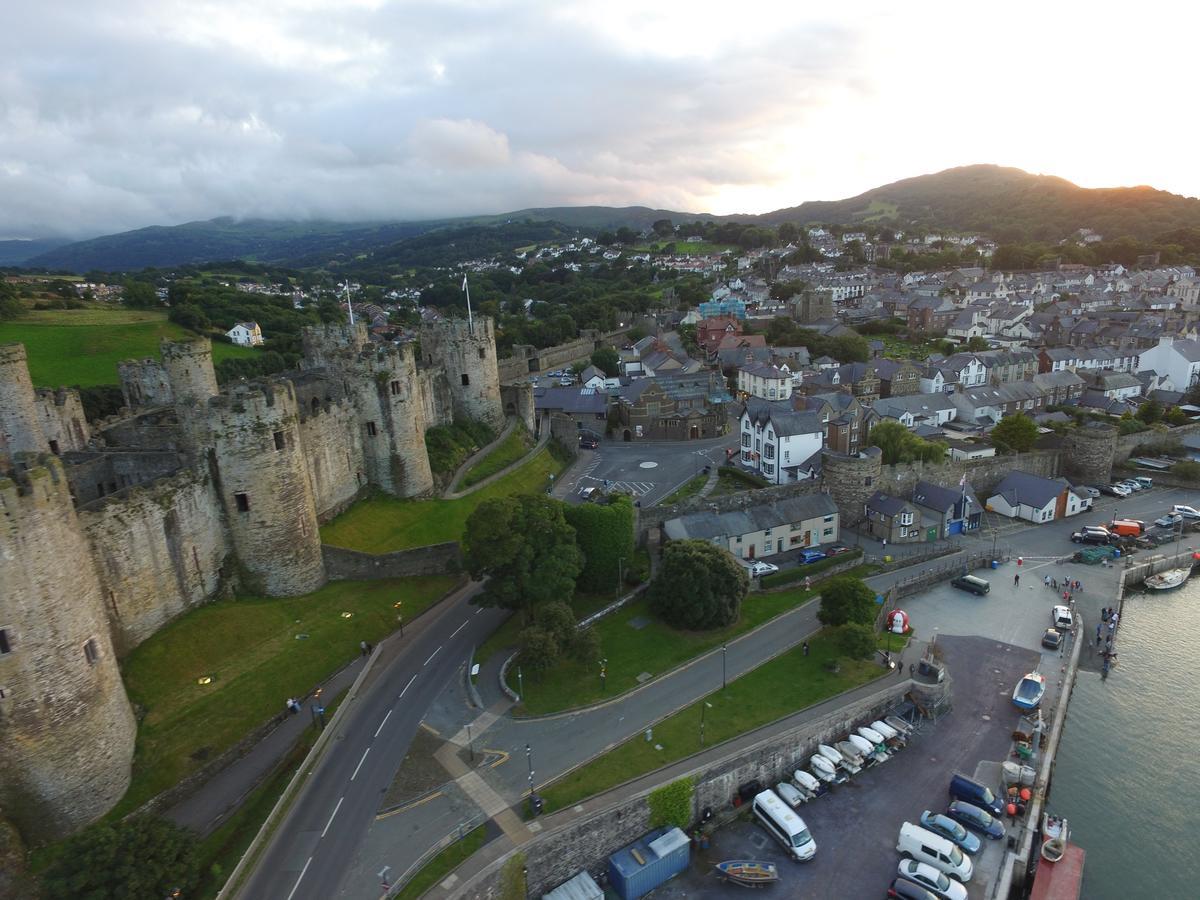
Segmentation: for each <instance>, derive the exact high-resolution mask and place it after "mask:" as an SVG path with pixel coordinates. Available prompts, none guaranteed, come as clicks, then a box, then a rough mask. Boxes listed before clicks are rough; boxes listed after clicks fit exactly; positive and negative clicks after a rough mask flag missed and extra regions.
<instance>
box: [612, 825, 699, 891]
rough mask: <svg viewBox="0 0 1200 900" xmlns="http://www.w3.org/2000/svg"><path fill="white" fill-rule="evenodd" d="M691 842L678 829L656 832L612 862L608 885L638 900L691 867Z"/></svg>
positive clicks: (625, 849) (617, 856) (637, 841)
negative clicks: (689, 865)
mask: <svg viewBox="0 0 1200 900" xmlns="http://www.w3.org/2000/svg"><path fill="white" fill-rule="evenodd" d="M690 857H691V842H690V841H689V840H688V836H687V835H686V834H684V833H683V832H682V831H680V830H679V829H678V828H656V829H655V830H654V831H651V832H650V833H649V834H646V835H644V836H643V837H640V838H638V839H637V840H636V841H634V842H633V843H632V844H630V845H629V846H628V847H622V848H621V849H620V850H618V851H617V852H616V853H614V854H613V855H612V856H610V857H609V858H608V883H609V884H610V885H612V889H613V890H614V891H616V892H617V894H618V895H620V897H621V900H638V898H639V897H643V896H645V895H646V894H648V893H650V892H651V891H652V890H654V889H655V888H656V887H658V886H659V885H661V884H664V883H665V882H667V881H669V880H670V879H671V878H674V877H675V876H676V875H678V874H679V873H680V872H682V871H683V870H684V869H686V868H687V867H688V862H689V860H690Z"/></svg>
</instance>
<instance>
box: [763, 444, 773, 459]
mask: <svg viewBox="0 0 1200 900" xmlns="http://www.w3.org/2000/svg"><path fill="white" fill-rule="evenodd" d="M763 456H765V457H766V458H767V459H774V458H775V445H774V444H767V446H766V447H765V448H764V450H763Z"/></svg>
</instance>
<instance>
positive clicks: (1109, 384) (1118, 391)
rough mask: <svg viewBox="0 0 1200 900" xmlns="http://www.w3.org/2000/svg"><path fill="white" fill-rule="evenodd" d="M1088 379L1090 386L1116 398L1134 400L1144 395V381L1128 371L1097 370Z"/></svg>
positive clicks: (1106, 395)
mask: <svg viewBox="0 0 1200 900" xmlns="http://www.w3.org/2000/svg"><path fill="white" fill-rule="evenodd" d="M1088 381H1089V382H1090V385H1089V386H1090V387H1092V388H1094V389H1096V390H1097V391H1099V392H1100V393H1101V394H1103V395H1104V396H1105V397H1110V398H1112V399H1114V400H1132V399H1133V398H1134V397H1140V396H1141V395H1142V382H1141V381H1140V380H1139V379H1138V378H1137V377H1136V376H1134V375H1130V374H1129V373H1127V372H1096V373H1095V374H1093V375H1090V376H1089V378H1088Z"/></svg>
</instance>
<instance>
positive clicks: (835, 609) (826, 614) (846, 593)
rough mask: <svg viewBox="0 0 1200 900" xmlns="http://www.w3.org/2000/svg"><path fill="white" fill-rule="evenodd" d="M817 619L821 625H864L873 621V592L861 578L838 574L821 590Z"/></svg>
mask: <svg viewBox="0 0 1200 900" xmlns="http://www.w3.org/2000/svg"><path fill="white" fill-rule="evenodd" d="M817 619H818V620H819V621H820V622H821V624H822V625H846V624H850V623H857V624H860V625H866V624H868V623H871V622H874V621H875V592H874V591H873V590H871V588H870V587H868V586H867V584H866V582H864V581H863V580H862V579H861V578H854V577H853V576H850V575H839V576H837V577H836V578H831V579H829V582H828V583H827V584H826V585H825V587H824V588H823V589H822V591H821V608H820V609H819V610H818V611H817Z"/></svg>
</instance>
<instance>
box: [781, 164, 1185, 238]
mask: <svg viewBox="0 0 1200 900" xmlns="http://www.w3.org/2000/svg"><path fill="white" fill-rule="evenodd" d="M758 218H759V219H760V220H761V221H763V222H765V223H769V224H779V223H781V222H822V223H830V224H843V225H850V224H853V223H855V222H864V221H873V222H878V223H886V224H894V225H897V226H899V227H912V226H914V225H916V226H921V227H925V228H941V229H948V230H952V231H964V232H981V233H984V234H988V235H991V236H992V237H994V238H996V239H997V240H1001V241H1021V240H1042V241H1053V240H1059V239H1061V238H1065V237H1067V236H1069V235H1070V234H1071V233H1072V232H1074V231H1076V230H1077V229H1079V228H1091V229H1093V230H1095V231H1098V232H1100V233H1101V234H1102V235H1104V236H1105V237H1106V238H1117V237H1122V236H1124V235H1130V236H1132V237H1136V238H1140V239H1142V240H1149V239H1152V238H1155V237H1157V236H1159V235H1161V234H1163V233H1164V232H1167V231H1171V230H1173V229H1177V228H1188V227H1198V226H1200V200H1198V199H1196V198H1193V197H1181V196H1179V195H1177V194H1170V193H1167V192H1166V191H1159V190H1155V189H1154V188H1149V187H1129V188H1081V187H1078V186H1077V185H1074V184H1072V183H1071V182H1069V181H1066V180H1065V179H1062V178H1055V177H1052V176H1049V175H1031V174H1029V173H1028V172H1024V171H1022V170H1021V169H1013V168H1005V167H1003V166H993V165H978V166H963V167H961V168H957V169H947V170H945V171H944V172H938V173H936V174H933V175H920V176H917V177H916V178H906V179H904V180H903V181H897V182H894V183H892V184H886V185H883V186H882V187H877V188H873V189H872V190H869V191H867V192H866V193H863V194H859V195H858V196H857V197H850V198H849V199H846V200H832V201H814V202H809V203H802V204H801V205H800V206H793V207H788V208H787V209H779V210H776V211H774V212H770V213H766V214H765V215H763V216H760V217H758Z"/></svg>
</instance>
